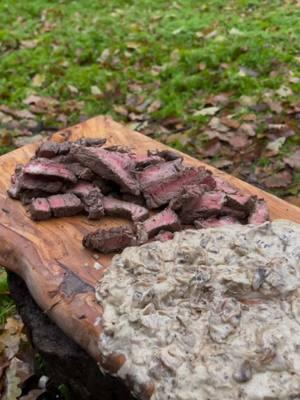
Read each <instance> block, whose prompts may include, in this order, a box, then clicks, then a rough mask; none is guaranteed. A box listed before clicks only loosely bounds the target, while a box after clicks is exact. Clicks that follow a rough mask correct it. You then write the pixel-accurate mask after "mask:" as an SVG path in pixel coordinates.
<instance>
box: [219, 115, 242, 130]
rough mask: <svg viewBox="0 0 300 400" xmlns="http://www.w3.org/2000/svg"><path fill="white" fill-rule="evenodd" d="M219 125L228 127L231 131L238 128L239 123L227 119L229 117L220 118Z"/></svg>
mask: <svg viewBox="0 0 300 400" xmlns="http://www.w3.org/2000/svg"><path fill="white" fill-rule="evenodd" d="M221 123H222V124H223V125H226V126H228V128H232V129H238V127H239V126H240V123H239V121H237V120H235V119H232V118H229V117H222V118H221Z"/></svg>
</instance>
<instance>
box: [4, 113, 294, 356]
mask: <svg viewBox="0 0 300 400" xmlns="http://www.w3.org/2000/svg"><path fill="white" fill-rule="evenodd" d="M80 137H94V138H96V137H106V138H107V142H108V144H110V145H113V144H117V145H126V146H130V147H132V148H133V149H134V150H135V151H136V152H137V153H141V154H143V153H146V151H147V150H148V149H157V148H159V149H163V148H165V147H166V146H164V145H162V144H161V143H158V142H156V141H154V140H152V139H150V138H148V137H146V136H144V135H142V134H140V133H137V132H133V131H131V130H129V129H127V128H125V127H123V126H122V125H120V124H118V123H116V122H114V121H112V120H111V119H110V118H107V117H101V116H100V117H96V118H93V119H91V120H89V121H86V122H84V123H82V124H79V125H76V126H74V127H73V128H70V129H66V130H63V131H61V132H58V133H57V134H55V135H54V136H53V138H52V140H56V141H59V142H61V141H64V140H68V139H69V140H76V139H79V138H80ZM36 147H37V145H36V144H34V145H28V146H24V147H22V148H20V149H18V150H15V151H13V152H11V153H9V154H6V155H4V156H2V157H1V158H0V171H1V173H0V265H2V266H4V267H6V268H7V269H8V270H10V271H13V272H15V273H17V274H18V275H20V276H21V277H22V278H23V279H24V280H25V282H26V284H27V286H28V288H29V290H30V292H31V294H32V296H33V298H34V299H35V300H36V302H37V303H38V304H39V305H40V307H41V308H42V309H43V310H44V311H45V312H46V313H47V314H48V315H49V317H50V318H51V319H52V320H54V321H55V322H56V324H57V325H58V326H59V327H60V328H61V329H62V330H63V331H64V332H65V333H66V334H67V335H69V336H70V337H71V338H73V339H74V340H75V341H76V342H77V343H79V344H80V345H81V346H82V347H83V348H84V349H85V350H87V351H88V353H89V354H91V356H92V357H94V359H95V360H97V361H100V360H101V354H99V351H98V348H97V341H98V337H99V334H100V332H101V318H100V316H101V313H102V309H101V306H100V305H99V304H97V302H96V300H95V295H94V288H95V286H96V284H97V281H98V280H99V279H101V276H102V274H103V269H102V270H101V269H100V270H99V269H96V268H95V267H97V264H96V265H95V262H97V260H96V259H95V258H94V255H93V253H91V252H89V251H88V250H85V249H84V248H83V247H82V245H81V239H82V237H83V235H84V234H85V233H87V232H90V231H92V230H94V229H96V228H98V227H100V226H106V227H110V226H113V225H115V226H117V225H119V224H121V223H124V220H122V219H117V218H103V220H101V221H89V220H87V219H86V218H85V217H72V218H60V219H52V220H49V221H43V222H33V221H32V220H31V219H30V218H29V217H28V216H27V214H26V211H25V209H24V207H23V205H22V204H21V203H20V202H18V201H14V200H11V199H10V198H9V197H8V196H7V194H6V190H7V188H8V187H9V185H10V177H11V175H12V173H13V171H14V169H15V166H16V164H18V163H26V162H27V161H28V160H29V159H30V158H31V157H32V155H33V154H34V152H35V149H36ZM184 159H185V162H186V163H188V164H190V165H194V166H201V165H204V166H205V167H207V168H208V169H210V170H211V171H212V172H213V173H214V174H216V175H219V176H221V177H222V178H223V179H224V180H227V181H228V182H230V183H232V184H233V185H235V186H237V187H238V188H240V189H242V190H244V191H245V192H249V193H251V194H254V195H257V196H259V197H263V198H264V199H265V200H266V201H267V203H268V205H269V208H270V213H271V218H272V219H278V218H285V219H290V220H292V221H295V222H298V223H300V208H298V207H295V206H293V205H290V204H288V203H286V202H285V201H282V200H280V199H279V198H277V197H274V196H272V195H271V194H268V193H265V192H263V191H261V190H259V189H257V188H255V187H253V186H251V185H249V184H247V183H245V182H242V181H241V180H239V179H237V178H235V177H233V176H230V175H227V174H225V173H223V172H221V171H218V170H216V169H215V168H213V167H210V166H208V165H206V164H204V163H202V162H200V161H198V160H196V159H194V158H192V157H189V156H187V155H184ZM110 261H111V257H110V256H100V258H99V262H100V263H101V264H103V265H104V266H106V267H107V266H109V263H110ZM115 361H118V360H115Z"/></svg>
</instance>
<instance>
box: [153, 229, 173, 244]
mask: <svg viewBox="0 0 300 400" xmlns="http://www.w3.org/2000/svg"><path fill="white" fill-rule="evenodd" d="M173 238H174V233H173V232H169V231H160V232H159V233H158V234H157V235H155V236H154V238H152V241H155V240H159V241H160V242H166V241H167V240H172V239H173Z"/></svg>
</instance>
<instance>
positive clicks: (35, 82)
mask: <svg viewBox="0 0 300 400" xmlns="http://www.w3.org/2000/svg"><path fill="white" fill-rule="evenodd" d="M45 79H46V77H45V75H43V74H36V75H34V77H33V78H32V81H31V83H32V86H34V87H41V86H43V83H44V82H45Z"/></svg>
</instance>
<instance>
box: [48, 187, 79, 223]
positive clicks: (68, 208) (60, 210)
mask: <svg viewBox="0 0 300 400" xmlns="http://www.w3.org/2000/svg"><path fill="white" fill-rule="evenodd" d="M48 202H49V205H50V209H51V212H52V215H53V216H54V217H71V216H73V215H76V214H79V213H80V212H81V211H82V210H83V204H82V203H81V201H80V199H79V198H78V197H77V196H75V195H74V194H72V193H66V194H57V195H54V196H50V197H48Z"/></svg>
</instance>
